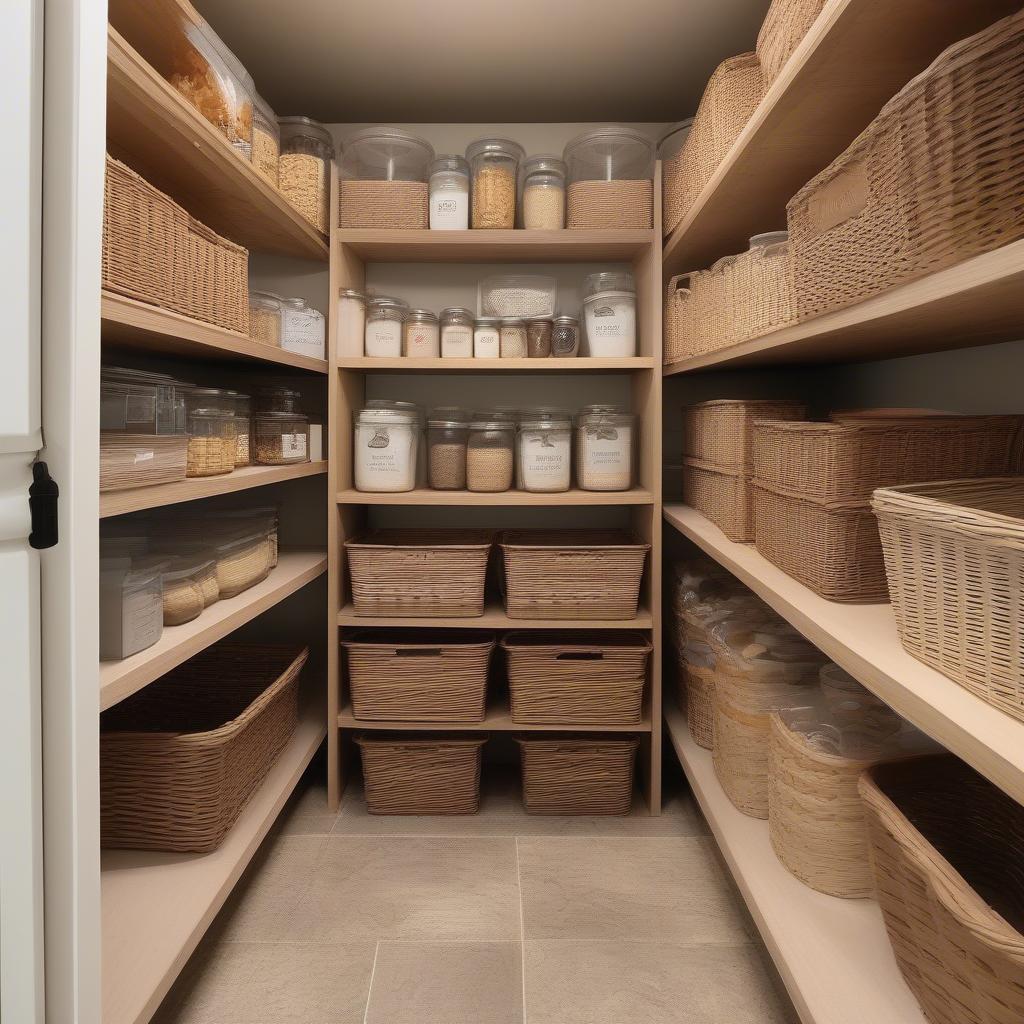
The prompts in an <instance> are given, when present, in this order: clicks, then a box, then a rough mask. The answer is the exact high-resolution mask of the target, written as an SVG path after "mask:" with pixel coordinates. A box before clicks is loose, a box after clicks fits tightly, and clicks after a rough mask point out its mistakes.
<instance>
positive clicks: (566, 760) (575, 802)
mask: <svg viewBox="0 0 1024 1024" xmlns="http://www.w3.org/2000/svg"><path fill="white" fill-rule="evenodd" d="M518 742H519V747H520V750H521V752H522V762H523V806H524V807H525V808H526V813H527V814H628V813H629V811H630V809H631V808H632V806H633V771H634V767H635V765H636V752H637V748H638V747H639V745H640V743H639V740H637V739H636V738H635V737H632V736H630V737H608V736H579V735H578V734H577V735H575V736H547V737H544V738H543V739H534V738H525V737H524V738H519V740H518Z"/></svg>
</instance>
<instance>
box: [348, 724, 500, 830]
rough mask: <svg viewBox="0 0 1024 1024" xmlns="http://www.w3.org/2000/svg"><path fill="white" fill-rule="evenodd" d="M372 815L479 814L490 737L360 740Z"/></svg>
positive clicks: (379, 736) (365, 785)
mask: <svg viewBox="0 0 1024 1024" xmlns="http://www.w3.org/2000/svg"><path fill="white" fill-rule="evenodd" d="M355 739H356V743H358V744H359V751H360V754H361V755H362V759H363V785H364V788H365V791H366V806H367V809H368V810H369V812H370V813H371V814H476V812H477V811H478V810H480V762H481V759H482V755H483V746H484V743H486V742H487V737H486V736H466V737H461V736H446V737H445V738H444V739H440V738H434V737H432V738H414V737H408V736H401V735H398V736H389V735H384V734H377V735H373V736H368V735H363V736H357V737H356V738H355Z"/></svg>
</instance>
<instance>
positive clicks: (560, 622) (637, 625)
mask: <svg viewBox="0 0 1024 1024" xmlns="http://www.w3.org/2000/svg"><path fill="white" fill-rule="evenodd" d="M439 623H440V624H441V625H442V626H443V627H445V628H450V629H642V630H649V629H651V628H653V625H654V618H653V616H652V615H651V611H650V609H649V608H647V607H646V606H645V605H644V603H643V601H641V602H640V607H639V608H638V609H637V613H636V618H635V619H510V618H509V617H508V616H507V615H506V614H505V606H504V605H503V604H501V602H500V601H492V602H490V603H488V604H487V605H486V607H485V608H484V613H483V615H480V616H477V617H475V618H469V617H467V618H458V617H454V618H448V619H428V618H416V617H412V618H396V617H393V616H386V615H356V613H355V611H354V610H353V608H352V605H351V604H346V605H344V606H343V607H342V608H341V609H340V610H339V611H338V625H339V626H353V627H362V628H366V627H369V626H388V627H394V628H400V629H401V628H405V627H407V626H427V627H432V626H437V625H438V624H439Z"/></svg>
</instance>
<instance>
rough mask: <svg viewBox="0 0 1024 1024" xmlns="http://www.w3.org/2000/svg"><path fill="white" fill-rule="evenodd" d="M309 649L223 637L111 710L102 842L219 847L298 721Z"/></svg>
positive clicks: (105, 743) (103, 737) (104, 723)
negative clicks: (301, 678) (300, 688)
mask: <svg viewBox="0 0 1024 1024" xmlns="http://www.w3.org/2000/svg"><path fill="white" fill-rule="evenodd" d="M308 654H309V652H308V650H302V651H300V652H299V653H298V654H296V652H295V649H294V648H286V647H269V646H267V647H261V646H259V645H256V644H251V643H245V644H232V643H221V644H218V645H216V646H215V647H211V648H209V649H208V650H206V651H203V653H202V654H198V655H196V656H195V657H194V658H192V659H191V660H189V661H187V662H185V664H183V665H180V666H179V667H178V668H175V669H172V670H171V671H170V672H168V673H167V674H166V675H164V676H162V677H161V678H160V679H158V680H157V681H156V682H154V683H150V685H149V686H147V687H146V688H145V689H143V690H140V691H139V692H138V693H136V694H133V695H132V696H131V697H129V698H127V699H126V700H124V701H122V702H121V703H120V704H118V705H117V706H116V707H113V708H111V709H110V710H109V711H106V712H104V713H103V716H102V719H101V732H100V803H101V812H100V828H101V834H102V844H103V846H105V847H128V848H134V849H152V850H173V851H178V852H196V853H205V852H208V851H210V850H214V849H216V848H217V847H218V846H219V845H220V843H221V841H222V840H223V839H224V837H225V836H226V835H227V833H228V831H229V830H230V828H231V826H232V825H233V824H234V823H235V820H236V819H237V818H238V816H239V814H240V813H241V812H242V808H243V807H244V806H245V804H246V801H247V800H248V799H249V797H250V796H252V794H253V793H254V792H255V791H256V789H257V788H258V787H259V785H260V783H261V782H262V781H263V779H264V777H265V776H266V774H267V772H269V771H270V769H271V767H273V764H274V762H275V761H276V760H277V756H278V754H280V752H281V751H282V750H283V749H284V747H285V745H286V744H287V743H288V740H289V739H290V737H291V735H292V733H293V732H294V730H295V726H296V724H297V722H298V707H299V702H298V680H299V672H300V670H301V669H302V666H303V665H304V664H305V662H306V658H307V656H308Z"/></svg>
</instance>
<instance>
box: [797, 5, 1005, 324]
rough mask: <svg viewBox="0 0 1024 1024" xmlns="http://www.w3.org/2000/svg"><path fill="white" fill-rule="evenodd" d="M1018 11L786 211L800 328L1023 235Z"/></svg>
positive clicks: (911, 90) (932, 70)
mask: <svg viewBox="0 0 1024 1024" xmlns="http://www.w3.org/2000/svg"><path fill="white" fill-rule="evenodd" d="M1022 131H1024V11H1022V12H1018V13H1017V14H1013V15H1011V16H1010V17H1008V18H1004V19H1002V20H1001V21H997V22H996V23H995V24H993V25H991V26H990V27H988V28H986V29H984V30H983V31H981V32H978V33H977V34H976V35H973V36H971V37H969V38H967V39H964V40H961V41H960V42H958V43H955V44H954V45H953V46H950V47H949V48H948V49H946V50H945V51H944V52H943V53H942V54H940V55H939V57H937V58H936V59H935V61H934V62H933V63H932V64H931V66H930V67H928V68H927V69H926V70H925V71H923V72H922V73H921V74H919V75H918V76H917V77H916V78H914V79H912V80H911V81H910V82H909V83H908V84H907V85H906V86H904V88H903V89H902V90H901V91H900V92H898V93H897V94H896V95H895V96H894V97H893V98H892V99H891V100H890V101H889V102H888V103H887V104H886V105H885V106H884V107H883V108H882V110H881V112H880V113H879V115H878V116H877V117H876V118H875V120H874V121H872V122H871V124H869V125H868V127H867V128H865V130H864V131H863V132H862V133H861V134H860V136H858V138H857V139H855V140H854V142H853V143H852V144H851V145H850V147H849V148H848V149H847V150H846V151H845V152H844V153H843V154H841V155H840V156H839V157H837V158H836V159H835V160H834V161H833V162H832V163H831V164H830V165H829V166H828V167H827V168H825V170H823V171H822V172H821V173H820V174H818V175H817V176H816V177H814V178H812V179H811V180H810V181H809V182H808V183H807V184H806V185H805V186H804V187H803V188H802V189H801V190H800V191H799V192H798V193H797V194H796V195H795V196H794V197H793V198H792V199H791V200H790V202H789V205H788V221H789V237H790V245H791V249H792V258H793V268H794V271H793V272H794V279H795V282H796V294H797V306H798V310H799V316H800V319H802V320H803V319H806V318H808V317H814V316H820V315H821V314H823V313H826V312H829V311H830V310H834V309H840V308H843V307H844V306H849V305H851V304H852V303H855V302H859V301H861V300H863V299H866V298H869V297H870V296H873V295H877V294H878V293H880V292H882V291H885V290H886V289H889V288H893V287H895V286H896V285H899V284H903V283H906V282H908V281H912V280H914V279H916V278H919V277H921V276H923V275H925V274H930V273H934V272H935V271H938V270H941V269H943V268H945V267H949V266H952V265H953V264H956V263H960V262H962V261H963V260H966V259H969V258H970V257H972V256H976V255H979V254H980V253H984V252H988V251H990V250H992V249H996V248H999V247H1000V246H1004V245H1008V244H1009V243H1010V242H1013V241H1015V240H1017V239H1019V238H1021V237H1024V205H1022V204H1021V202H1020V196H1021V195H1022V193H1024V147H1022V146H1021V133H1022Z"/></svg>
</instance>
